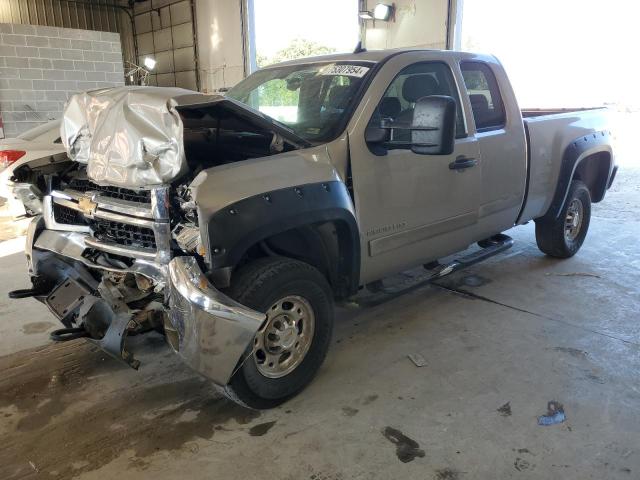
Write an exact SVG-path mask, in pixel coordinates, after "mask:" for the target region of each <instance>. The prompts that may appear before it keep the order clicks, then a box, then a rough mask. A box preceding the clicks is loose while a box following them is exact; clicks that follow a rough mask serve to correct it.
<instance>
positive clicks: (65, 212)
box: [53, 203, 87, 225]
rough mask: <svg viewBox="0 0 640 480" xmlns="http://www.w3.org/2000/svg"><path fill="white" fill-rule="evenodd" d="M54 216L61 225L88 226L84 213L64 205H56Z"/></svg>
mask: <svg viewBox="0 0 640 480" xmlns="http://www.w3.org/2000/svg"><path fill="white" fill-rule="evenodd" d="M53 216H54V218H55V219H56V222H58V223H61V224H63V225H86V224H87V222H86V220H85V218H84V216H83V215H82V213H80V212H79V211H77V210H74V209H72V208H69V207H65V206H64V205H58V204H55V203H54V204H53Z"/></svg>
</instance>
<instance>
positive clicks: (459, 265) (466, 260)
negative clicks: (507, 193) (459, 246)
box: [429, 233, 513, 281]
mask: <svg viewBox="0 0 640 480" xmlns="http://www.w3.org/2000/svg"><path fill="white" fill-rule="evenodd" d="M486 242H490V245H489V246H488V247H484V248H482V249H480V250H478V251H477V252H473V253H470V254H469V255H465V256H464V257H460V258H456V259H455V260H453V261H452V262H451V263H449V264H447V265H443V266H442V267H441V268H439V269H438V271H437V272H436V273H434V274H433V275H432V276H431V277H430V278H429V281H432V280H436V279H438V278H442V277H444V276H445V275H449V274H450V273H453V272H455V271H457V270H461V269H463V268H467V267H470V266H471V265H475V264H476V263H480V262H483V261H485V260H486V259H488V258H491V257H493V256H494V255H497V254H499V253H502V252H504V251H506V250H509V249H510V248H511V247H513V238H511V237H510V236H508V235H505V234H503V233H500V234H498V235H494V236H493V237H491V238H490V239H489V240H486Z"/></svg>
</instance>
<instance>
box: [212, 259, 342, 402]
mask: <svg viewBox="0 0 640 480" xmlns="http://www.w3.org/2000/svg"><path fill="white" fill-rule="evenodd" d="M229 295H230V296H231V297H232V298H234V299H235V300H236V301H238V302H240V303H242V304H243V305H246V306H248V307H251V308H253V309H255V310H258V311H260V312H265V313H266V315H267V320H266V321H265V323H264V324H263V325H262V327H261V328H260V330H259V331H258V332H257V333H256V336H255V338H254V341H253V344H252V345H250V346H249V348H248V349H247V352H246V355H245V356H244V357H243V358H245V360H244V361H243V363H242V365H241V366H240V367H239V368H238V370H237V372H236V373H235V374H234V375H233V377H232V378H231V381H230V382H229V384H228V385H227V386H226V387H225V391H226V393H227V395H228V396H229V397H230V398H231V399H233V400H234V401H236V402H238V403H241V404H243V405H246V406H248V407H251V408H258V409H262V408H272V407H275V406H277V405H279V404H281V403H283V402H284V401H286V400H287V399H289V398H291V397H292V396H294V395H295V394H297V393H298V392H300V391H301V390H302V389H303V388H304V387H305V386H307V384H309V382H311V380H312V379H313V377H314V376H315V374H316V373H317V371H318V369H319V368H320V365H322V362H323V360H324V358H325V356H326V354H327V350H328V349H329V344H330V341H331V334H332V331H333V316H334V311H333V295H332V293H331V288H330V287H329V284H328V283H327V280H326V279H325V277H324V276H323V275H322V274H321V273H320V272H319V271H318V270H317V269H315V268H314V267H312V266H310V265H308V264H306V263H303V262H299V261H297V260H292V259H289V258H283V257H268V258H262V259H259V260H256V261H255V262H252V263H250V264H248V265H247V266H245V267H243V268H242V269H240V270H239V271H238V272H237V273H236V274H235V275H234V278H233V281H232V284H231V288H230V291H229Z"/></svg>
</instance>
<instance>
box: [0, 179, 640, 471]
mask: <svg viewBox="0 0 640 480" xmlns="http://www.w3.org/2000/svg"><path fill="white" fill-rule="evenodd" d="M639 207H640V171H639V170H632V169H628V170H626V171H623V172H621V173H620V174H619V178H618V181H617V183H616V185H615V187H614V189H613V191H611V192H610V193H609V195H608V197H607V199H606V201H605V202H604V203H602V204H600V205H597V206H595V208H594V215H593V218H592V224H591V228H590V232H589V236H588V237H587V241H586V243H585V245H584V247H583V249H582V250H581V252H580V253H579V254H578V255H577V256H576V257H574V258H572V259H570V260H566V261H556V260H552V259H549V258H546V257H545V256H543V255H542V254H541V253H540V252H539V251H538V250H537V248H536V246H535V240H534V236H533V225H528V226H525V227H520V228H518V229H515V230H513V231H512V232H510V234H511V235H512V236H513V237H514V238H515V239H516V244H515V246H514V247H513V249H512V250H510V251H508V252H507V253H505V254H502V255H500V256H498V257H495V258H493V259H491V260H489V261H487V262H485V263H483V264H479V265H477V266H474V267H472V268H470V269H468V270H466V271H463V272H459V273H458V274H455V275H453V276H451V277H448V278H447V279H445V280H442V281H441V285H440V286H436V285H431V286H423V287H420V288H417V289H414V290H412V291H411V292H409V293H406V294H404V295H401V296H398V297H396V298H391V299H387V301H385V302H383V303H381V304H379V305H377V306H362V305H360V306H358V305H356V304H352V305H349V306H346V307H342V308H340V309H339V317H340V321H339V322H338V324H337V327H336V333H335V338H334V344H333V347H332V349H331V352H330V354H329V356H328V358H327V361H326V363H325V365H324V367H323V368H322V369H321V372H320V374H319V375H318V377H317V378H316V380H315V381H314V382H313V383H312V384H311V386H310V387H309V388H307V389H306V390H305V391H304V392H303V393H302V394H301V395H299V396H298V397H296V398H295V399H293V400H291V401H290V402H288V403H287V404H285V405H283V406H282V407H281V408H278V409H275V410H272V411H266V412H261V413H260V412H253V411H248V410H244V409H242V408H240V407H237V406H235V405H233V404H231V403H230V402H228V401H226V400H224V399H222V398H220V396H219V395H218V394H217V393H216V392H215V390H214V389H213V388H212V387H211V386H210V385H209V384H207V383H206V382H205V381H203V380H202V379H200V378H199V377H197V376H195V375H194V374H193V373H191V372H190V371H189V370H188V369H187V368H185V367H184V366H182V365H181V364H180V362H179V361H178V360H177V358H176V357H175V356H173V354H172V353H171V352H170V351H169V349H168V348H167V347H166V346H165V345H164V343H163V340H162V338H161V337H160V336H146V337H141V338H138V339H136V342H135V348H136V349H137V353H138V356H139V358H140V359H141V360H142V362H143V365H142V367H141V369H140V370H139V371H138V372H135V371H133V370H130V369H128V368H127V367H124V366H122V365H120V364H119V363H117V362H116V361H113V360H111V359H110V358H106V357H105V356H104V355H103V354H101V353H100V352H99V351H95V350H94V349H93V348H92V347H90V346H88V345H87V344H86V343H84V341H82V340H79V341H76V342H70V343H65V344H50V343H49V342H48V341H47V332H48V331H49V330H50V329H51V328H53V327H54V324H53V322H52V319H51V316H50V315H49V314H48V312H46V311H45V309H44V308H42V306H41V305H39V304H37V303H36V302H34V301H31V300H23V301H11V302H9V301H8V300H7V299H6V295H5V293H6V291H7V290H10V289H13V288H17V287H19V286H23V285H26V275H25V272H24V265H23V258H22V254H20V253H18V254H13V255H8V256H5V257H3V258H0V275H1V276H2V277H1V278H2V283H1V285H0V290H2V291H1V292H0V318H1V320H2V322H1V323H0V336H1V338H2V342H1V343H0V349H1V351H0V354H2V355H4V356H2V357H1V358H0V371H1V373H0V436H1V438H2V441H1V442H0V478H2V479H13V478H64V479H67V478H72V477H73V478H79V479H85V480H88V479H105V478H126V479H142V478H154V480H162V479H175V478H189V479H223V478H224V479H252V478H270V479H310V480H347V479H373V478H375V479H394V480H395V479H438V480H455V479H497V478H545V479H548V478H563V479H581V480H582V479H585V478H594V479H605V478H606V479H609V478H623V479H630V478H640V442H639V439H640V387H639V386H638V385H639V384H638V378H639V375H640V348H639V347H640V322H639V321H638V320H639V316H640V289H639V287H638V285H640V255H639V253H640V249H639V248H638V237H639V235H640V217H638V214H637V212H638V208H639ZM10 247H11V246H10V245H9V247H8V248H10ZM464 292H467V293H466V294H465V293H464ZM365 300H366V299H365ZM363 303H366V301H363ZM369 303H370V302H369ZM408 354H420V355H422V357H424V359H425V360H426V365H425V366H423V367H417V366H415V365H414V363H412V361H411V360H409V358H408V357H407V355H408ZM552 400H553V401H557V402H560V403H562V404H563V405H564V409H565V412H566V417H567V419H566V421H565V422H564V423H562V424H557V425H553V426H546V427H543V426H538V425H537V420H536V418H537V416H538V415H541V414H544V413H545V412H546V410H547V403H548V402H549V401H552Z"/></svg>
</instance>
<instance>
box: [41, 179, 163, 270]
mask: <svg viewBox="0 0 640 480" xmlns="http://www.w3.org/2000/svg"><path fill="white" fill-rule="evenodd" d="M94 185H95V184H92V183H90V182H88V181H85V183H84V187H86V189H87V190H86V193H83V192H80V191H78V189H81V188H83V185H80V184H78V183H77V181H76V183H75V185H73V188H69V189H66V190H62V191H60V190H54V191H52V192H51V193H50V195H47V196H45V197H44V199H43V205H44V208H43V213H44V219H45V226H46V228H47V229H50V230H63V231H76V232H83V233H84V234H86V237H85V239H84V243H85V246H86V248H92V249H96V250H102V251H104V252H106V253H111V254H115V255H120V256H129V257H133V258H138V259H144V260H152V261H155V262H157V263H160V264H166V263H168V262H169V260H170V259H171V230H170V223H169V211H168V208H167V207H168V205H169V201H168V195H169V187H157V188H154V189H153V190H151V191H150V192H146V193H147V196H146V198H148V199H150V202H148V203H145V202H139V201H135V200H132V198H141V197H134V196H132V195H130V194H129V193H127V194H126V198H115V197H113V196H110V194H118V195H121V194H122V191H123V190H124V191H125V192H133V193H134V194H135V195H138V194H139V193H138V192H134V191H133V190H126V189H120V188H117V187H101V188H102V190H101V191H99V192H97V191H96V189H95V188H93V186H94Z"/></svg>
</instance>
